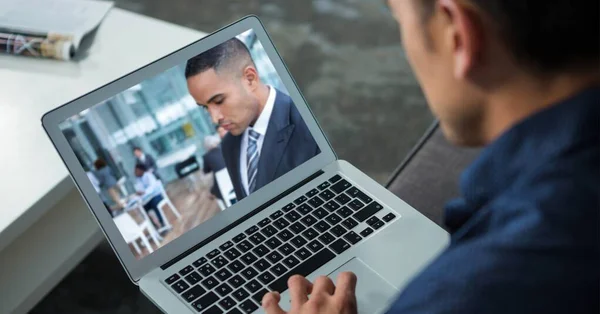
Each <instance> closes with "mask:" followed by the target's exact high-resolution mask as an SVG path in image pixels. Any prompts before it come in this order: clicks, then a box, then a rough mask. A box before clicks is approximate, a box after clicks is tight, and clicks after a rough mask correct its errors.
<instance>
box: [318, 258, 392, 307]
mask: <svg viewBox="0 0 600 314" xmlns="http://www.w3.org/2000/svg"><path fill="white" fill-rule="evenodd" d="M345 271H350V272H353V273H354V274H356V278H357V282H356V301H357V303H358V313H359V314H363V313H365V314H366V313H369V314H372V313H379V312H380V311H384V310H386V309H387V308H388V306H389V304H390V302H391V301H392V298H393V297H394V296H395V295H396V294H397V293H398V290H396V288H394V287H393V286H392V285H390V284H389V283H388V282H387V281H385V280H384V279H383V278H381V276H379V274H377V273H376V272H375V271H373V270H372V269H371V268H369V266H367V265H365V264H364V263H363V262H362V261H361V260H360V259H358V258H353V259H351V260H350V261H348V262H347V263H346V264H344V265H342V266H341V267H340V268H338V269H336V270H335V271H334V272H332V273H331V274H329V275H328V277H329V278H331V280H332V281H333V283H334V284H335V282H336V280H337V276H338V274H339V273H342V272H345Z"/></svg>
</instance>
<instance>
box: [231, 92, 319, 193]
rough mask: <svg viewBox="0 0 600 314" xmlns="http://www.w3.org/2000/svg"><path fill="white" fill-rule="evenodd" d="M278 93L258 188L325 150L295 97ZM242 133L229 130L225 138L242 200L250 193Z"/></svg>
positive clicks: (232, 171)
mask: <svg viewBox="0 0 600 314" xmlns="http://www.w3.org/2000/svg"><path fill="white" fill-rule="evenodd" d="M276 95H277V97H276V98H275V105H274V106H273V111H272V113H271V118H270V119H269V126H268V128H267V134H266V135H265V139H264V142H263V146H262V150H261V152H260V159H259V161H258V172H257V174H256V175H257V177H256V186H255V190H258V189H260V188H261V187H263V186H265V185H267V184H269V183H270V182H271V181H273V180H275V179H277V178H279V177H280V176H282V175H284V174H286V173H287V172H288V171H290V170H292V169H294V168H296V167H297V166H299V165H300V164H302V163H304V162H305V161H307V160H309V159H311V158H312V157H314V156H316V155H318V154H319V153H320V152H321V151H320V149H319V147H318V146H317V143H316V142H315V140H314V138H313V137H312V135H311V134H310V131H309V130H308V127H307V126H306V124H305V123H304V121H303V120H302V117H301V116H300V113H299V112H298V109H297V108H296V105H295V104H294V102H293V101H292V99H291V98H290V97H289V96H288V95H286V94H284V93H283V92H281V91H279V90H278V91H277V94H276ZM242 137H243V135H239V136H233V135H231V134H229V133H228V134H227V135H226V136H225V138H223V142H222V147H223V157H224V158H225V165H226V166H227V171H228V172H229V175H230V176H231V181H232V183H233V186H234V188H235V194H236V196H237V199H238V201H239V200H241V199H242V198H244V197H246V196H247V195H246V191H245V190H244V187H243V185H242V181H241V177H240V153H241V152H240V149H241V144H242Z"/></svg>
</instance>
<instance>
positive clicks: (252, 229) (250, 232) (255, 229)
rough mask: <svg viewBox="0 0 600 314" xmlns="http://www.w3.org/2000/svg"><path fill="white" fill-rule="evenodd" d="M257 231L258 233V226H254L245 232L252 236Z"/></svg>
mask: <svg viewBox="0 0 600 314" xmlns="http://www.w3.org/2000/svg"><path fill="white" fill-rule="evenodd" d="M256 231H258V227H257V226H252V227H250V228H248V229H246V231H244V232H245V233H246V234H247V235H251V234H253V233H255V232H256Z"/></svg>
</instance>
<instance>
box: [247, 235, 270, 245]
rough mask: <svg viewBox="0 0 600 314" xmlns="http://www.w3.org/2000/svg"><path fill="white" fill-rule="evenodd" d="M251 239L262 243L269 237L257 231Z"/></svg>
mask: <svg viewBox="0 0 600 314" xmlns="http://www.w3.org/2000/svg"><path fill="white" fill-rule="evenodd" d="M249 239H250V241H251V242H252V243H254V244H260V243H262V242H263V241H265V240H266V239H267V238H265V236H263V235H262V234H260V233H255V234H253V235H251V236H250V238H249Z"/></svg>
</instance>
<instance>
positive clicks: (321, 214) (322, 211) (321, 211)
mask: <svg viewBox="0 0 600 314" xmlns="http://www.w3.org/2000/svg"><path fill="white" fill-rule="evenodd" d="M313 215H315V216H317V218H319V219H323V218H325V217H327V215H329V212H327V211H326V210H325V209H323V208H319V209H317V210H315V211H314V212H313Z"/></svg>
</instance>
